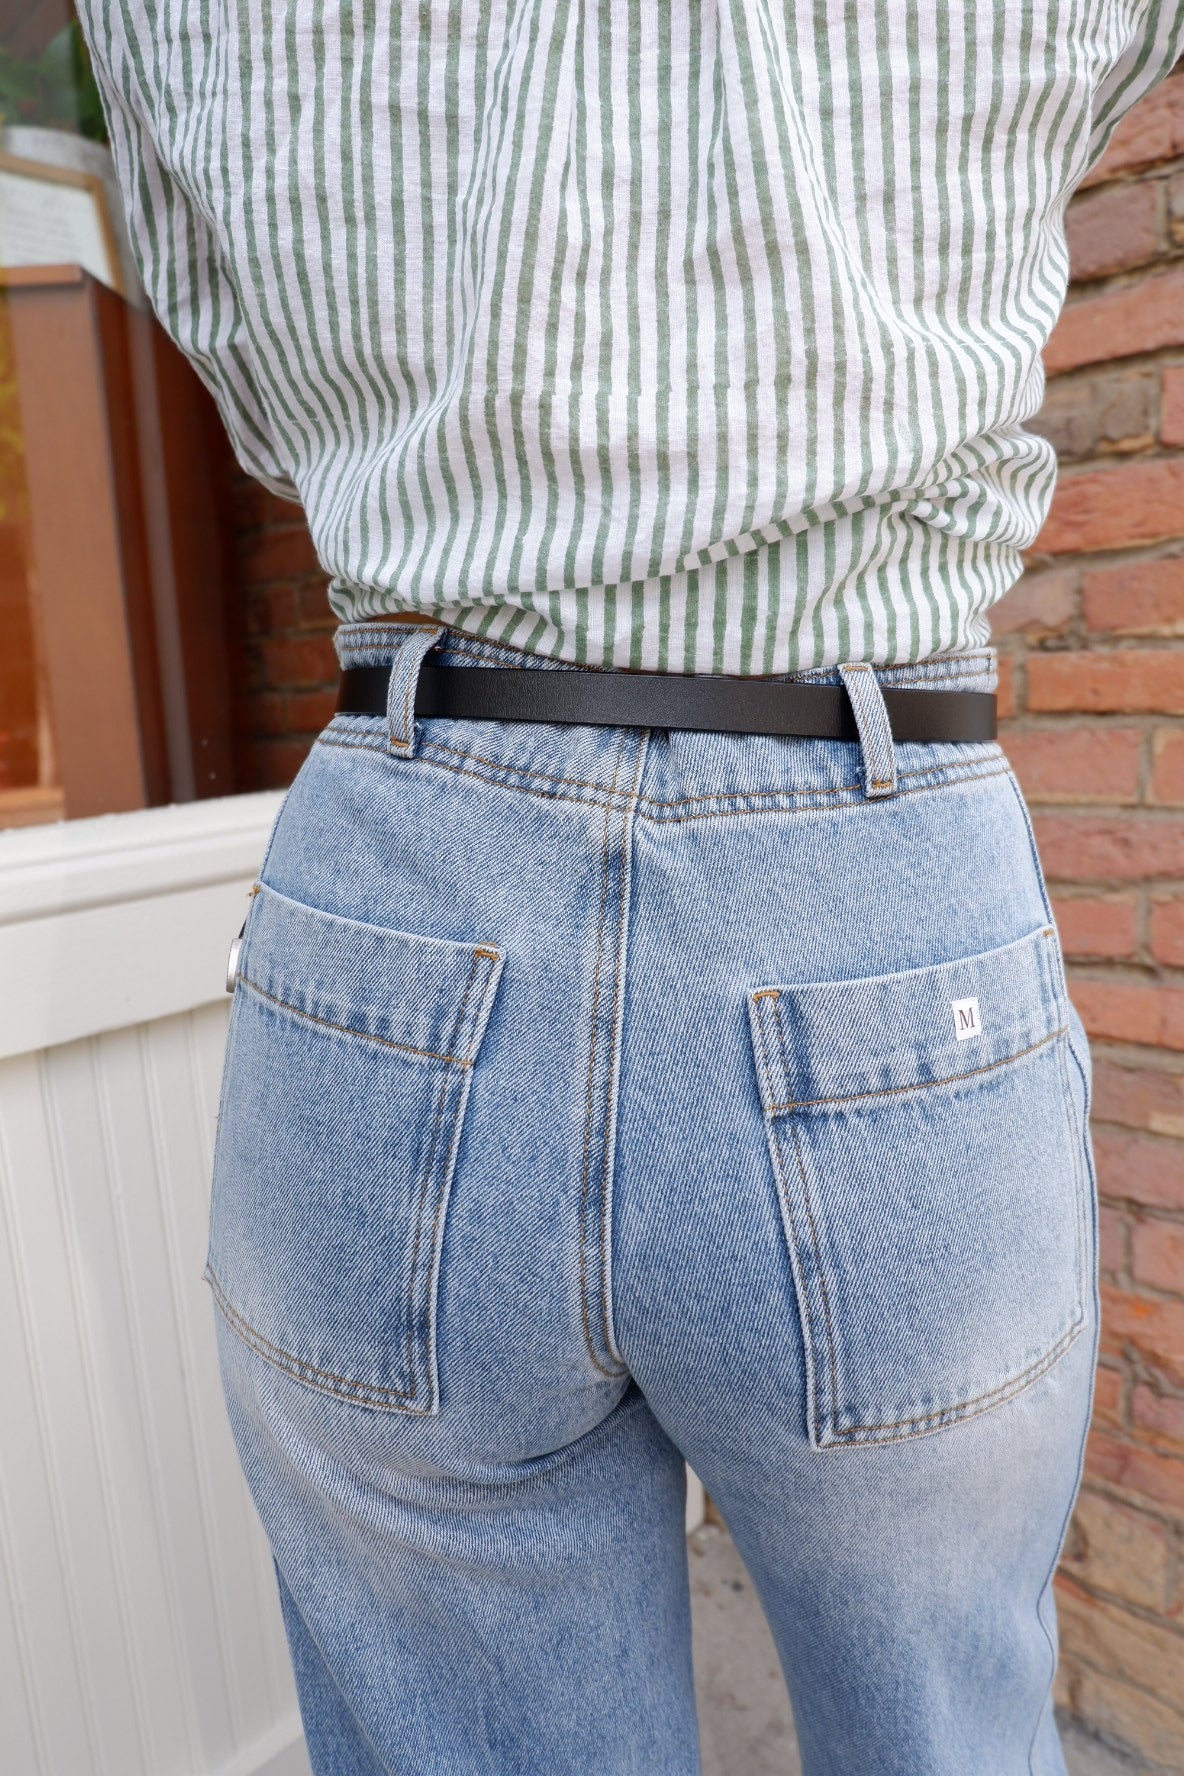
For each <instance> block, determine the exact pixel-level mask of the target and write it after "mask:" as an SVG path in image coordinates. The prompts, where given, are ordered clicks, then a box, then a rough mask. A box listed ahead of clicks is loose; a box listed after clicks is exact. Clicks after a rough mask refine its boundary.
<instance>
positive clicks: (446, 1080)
mask: <svg viewBox="0 0 1184 1776" xmlns="http://www.w3.org/2000/svg"><path fill="white" fill-rule="evenodd" d="M476 977H477V957H476V955H474V956H473V959H472V961H471V962H470V964H469V978H468V981H467V982H466V984H465V990H464V993H463V994H462V995H461V1001H460V1006H459V1008H458V1010H457V1014H456V1021H455V1023H454V1024H453V1027H452V1036H451V1038H450V1040H449V1044H448V1046H449V1048H455V1047H456V1041H457V1037H458V1036H459V1035H460V1030H461V1023H462V1021H463V1019H464V1015H465V1011H466V1008H467V1006H468V1001H469V995H470V993H471V992H472V990H473V982H474V981H475V979H476ZM461 1077H462V1078H463V1077H464V1075H463V1074H462V1075H461ZM451 1083H452V1079H451V1075H450V1074H448V1073H445V1074H444V1076H443V1078H442V1079H441V1081H440V1095H439V1097H438V1098H437V1099H436V1116H435V1120H434V1122H433V1123H432V1139H431V1144H430V1146H429V1147H428V1156H427V1159H426V1161H425V1162H424V1168H423V1184H422V1186H421V1188H420V1192H419V1206H418V1208H417V1209H416V1213H415V1231H414V1234H413V1236H412V1241H411V1263H410V1266H409V1269H408V1275H407V1373H408V1375H409V1376H410V1377H411V1394H412V1395H413V1396H414V1394H415V1393H416V1391H417V1389H418V1387H419V1378H418V1376H417V1375H416V1373H415V1308H416V1300H415V1295H416V1289H415V1280H416V1272H417V1270H418V1267H419V1244H420V1236H421V1234H422V1232H423V1213H424V1208H425V1205H426V1203H427V1200H428V1190H429V1188H430V1187H431V1183H432V1178H433V1175H434V1173H435V1169H436V1148H437V1146H438V1144H439V1139H440V1129H441V1126H442V1124H443V1119H444V1105H445V1102H446V1100H447V1097H448V1088H449V1086H450V1085H451ZM443 1195H444V1183H443V1178H441V1179H440V1183H439V1188H438V1189H437V1192H436V1210H435V1214H434V1215H433V1217H432V1243H433V1246H434V1244H435V1239H436V1229H437V1226H438V1225H439V1220H438V1218H439V1214H440V1202H441V1199H442V1198H443Z"/></svg>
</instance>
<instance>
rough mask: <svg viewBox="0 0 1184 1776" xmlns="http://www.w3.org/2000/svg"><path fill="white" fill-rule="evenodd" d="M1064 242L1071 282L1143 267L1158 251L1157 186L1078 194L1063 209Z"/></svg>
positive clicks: (1148, 185)
mask: <svg viewBox="0 0 1184 1776" xmlns="http://www.w3.org/2000/svg"><path fill="white" fill-rule="evenodd" d="M1065 236H1066V239H1067V241H1068V243H1069V265H1070V276H1071V277H1072V278H1073V279H1074V280H1078V279H1081V278H1096V277H1104V276H1105V274H1106V273H1107V272H1110V271H1124V270H1126V269H1127V268H1128V267H1129V266H1132V265H1145V264H1146V263H1147V261H1148V260H1149V259H1154V258H1155V256H1156V254H1157V253H1158V251H1159V246H1160V193H1159V189H1158V184H1157V183H1156V182H1153V181H1150V180H1148V181H1147V182H1146V183H1144V184H1141V185H1121V186H1118V187H1117V188H1115V189H1111V190H1109V191H1088V192H1085V193H1083V194H1082V195H1081V196H1079V197H1076V198H1075V199H1074V200H1073V202H1072V203H1071V204H1070V205H1069V209H1068V213H1067V215H1066V217H1065Z"/></svg>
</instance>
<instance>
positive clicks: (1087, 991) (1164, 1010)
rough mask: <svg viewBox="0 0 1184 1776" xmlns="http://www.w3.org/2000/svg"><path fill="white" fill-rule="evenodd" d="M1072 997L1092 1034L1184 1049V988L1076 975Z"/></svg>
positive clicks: (1183, 1156)
mask: <svg viewBox="0 0 1184 1776" xmlns="http://www.w3.org/2000/svg"><path fill="white" fill-rule="evenodd" d="M1072 997H1073V1003H1074V1005H1075V1006H1076V1007H1077V1010H1078V1012H1079V1014H1080V1016H1081V1021H1082V1023H1083V1024H1084V1025H1085V1027H1086V1030H1087V1031H1088V1032H1089V1034H1090V1035H1091V1036H1102V1037H1108V1038H1109V1040H1110V1041H1111V1042H1140V1043H1144V1044H1147V1045H1148V1046H1151V1047H1154V1048H1170V1049H1180V1050H1184V987H1176V986H1167V985H1165V984H1163V983H1162V982H1155V981H1123V980H1096V979H1095V980H1088V979H1083V978H1082V977H1081V976H1080V975H1074V977H1073V984H1072ZM1180 1163H1181V1165H1184V1154H1182V1155H1181V1158H1180Z"/></svg>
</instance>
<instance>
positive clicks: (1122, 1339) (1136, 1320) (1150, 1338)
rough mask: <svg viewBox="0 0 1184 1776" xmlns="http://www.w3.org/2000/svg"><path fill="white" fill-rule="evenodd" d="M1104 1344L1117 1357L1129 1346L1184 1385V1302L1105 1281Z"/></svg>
mask: <svg viewBox="0 0 1184 1776" xmlns="http://www.w3.org/2000/svg"><path fill="white" fill-rule="evenodd" d="M1102 1343H1103V1345H1104V1346H1105V1348H1106V1350H1108V1351H1109V1352H1110V1353H1111V1354H1112V1355H1113V1356H1121V1355H1122V1354H1123V1352H1124V1350H1125V1349H1127V1348H1128V1347H1129V1348H1131V1349H1133V1350H1135V1351H1136V1352H1137V1353H1138V1355H1139V1356H1140V1357H1141V1358H1142V1360H1143V1361H1144V1362H1145V1363H1149V1364H1151V1366H1152V1367H1153V1368H1155V1369H1157V1370H1159V1371H1160V1372H1161V1373H1162V1374H1163V1375H1164V1376H1166V1378H1167V1379H1168V1381H1169V1382H1171V1383H1172V1385H1173V1386H1175V1387H1184V1301H1162V1300H1160V1298H1159V1297H1158V1296H1152V1295H1136V1294H1132V1293H1130V1292H1128V1291H1127V1290H1125V1289H1117V1288H1115V1287H1114V1285H1113V1284H1112V1283H1103V1284H1102Z"/></svg>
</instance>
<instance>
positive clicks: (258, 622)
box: [246, 586, 296, 635]
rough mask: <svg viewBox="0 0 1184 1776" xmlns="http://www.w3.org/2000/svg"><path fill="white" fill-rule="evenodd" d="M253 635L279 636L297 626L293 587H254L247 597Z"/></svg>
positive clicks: (248, 627)
mask: <svg viewBox="0 0 1184 1776" xmlns="http://www.w3.org/2000/svg"><path fill="white" fill-rule="evenodd" d="M246 617H247V630H248V632H249V633H250V634H251V635H278V634H280V633H281V632H282V631H283V630H285V629H293V628H295V626H296V595H295V593H294V592H293V590H292V588H291V586H252V587H250V588H249V590H248V592H247V596H246Z"/></svg>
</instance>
